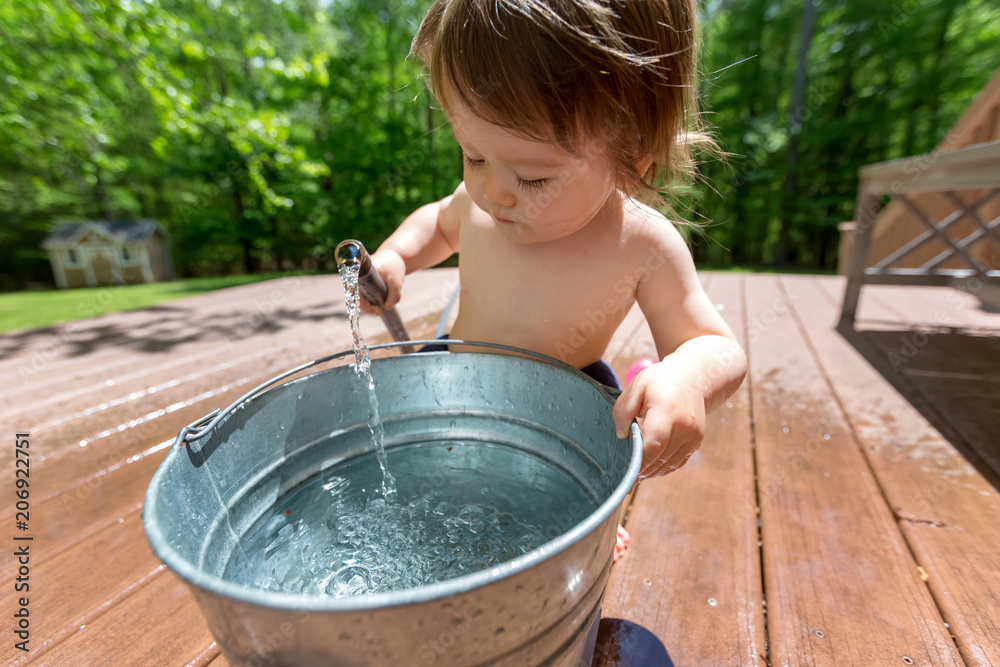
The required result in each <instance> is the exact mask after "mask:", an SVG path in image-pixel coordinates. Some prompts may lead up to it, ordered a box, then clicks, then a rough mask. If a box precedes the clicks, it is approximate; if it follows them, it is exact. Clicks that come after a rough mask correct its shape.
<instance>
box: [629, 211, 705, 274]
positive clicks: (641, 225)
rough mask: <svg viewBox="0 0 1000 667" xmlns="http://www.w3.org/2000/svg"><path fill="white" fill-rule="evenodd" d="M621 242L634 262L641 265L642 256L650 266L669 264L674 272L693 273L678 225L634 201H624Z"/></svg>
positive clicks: (689, 254)
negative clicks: (684, 271) (686, 271)
mask: <svg viewBox="0 0 1000 667" xmlns="http://www.w3.org/2000/svg"><path fill="white" fill-rule="evenodd" d="M622 240H623V242H624V244H623V245H624V247H625V249H626V252H627V254H628V255H629V258H630V260H631V261H633V262H635V261H639V262H640V263H643V257H645V258H648V259H650V260H651V261H652V262H653V263H657V264H659V263H665V264H669V265H671V269H673V270H685V269H687V270H690V271H694V262H693V260H692V258H691V251H690V250H689V249H688V245H687V242H686V241H685V239H684V237H683V236H682V235H681V233H680V231H679V229H678V223H674V222H671V221H670V220H669V219H667V218H666V216H664V215H663V214H662V213H660V212H659V211H657V210H655V209H653V208H650V207H649V206H647V205H645V204H643V203H640V202H637V201H635V200H633V199H629V200H626V202H625V206H624V218H623V223H622ZM636 253H638V255H639V256H636Z"/></svg>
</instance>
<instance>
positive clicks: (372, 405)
mask: <svg viewBox="0 0 1000 667" xmlns="http://www.w3.org/2000/svg"><path fill="white" fill-rule="evenodd" d="M360 271H361V267H360V266H358V265H357V264H353V265H348V264H344V265H343V266H341V267H340V279H341V281H342V282H343V283H344V298H345V300H346V301H347V315H348V317H349V318H350V320H351V335H352V336H353V338H354V372H355V373H357V374H358V379H359V381H360V382H361V385H362V389H363V391H365V392H366V393H367V394H368V430H370V431H371V432H372V440H373V441H374V442H375V454H376V456H377V457H378V464H379V467H380V468H382V487H381V488H382V496H383V497H384V498H385V499H386V500H388V501H391V500H392V497H393V496H395V495H396V479H395V478H394V477H393V476H392V473H391V472H389V464H388V462H387V461H386V457H385V447H384V446H383V444H382V441H383V440H384V439H385V430H384V429H383V428H382V420H381V419H380V418H379V414H378V396H377V395H376V393H375V378H373V377H372V372H371V366H372V362H371V357H370V356H369V354H368V346H367V345H366V344H365V339H364V338H363V337H362V336H361V326H360V324H359V319H360V317H361V296H360V294H359V293H358V274H359V273H360Z"/></svg>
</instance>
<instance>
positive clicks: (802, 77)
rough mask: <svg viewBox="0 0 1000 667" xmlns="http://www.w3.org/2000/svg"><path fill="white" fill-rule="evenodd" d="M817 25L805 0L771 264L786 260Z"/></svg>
mask: <svg viewBox="0 0 1000 667" xmlns="http://www.w3.org/2000/svg"><path fill="white" fill-rule="evenodd" d="M815 25H816V5H815V2H814V0H806V2H805V6H804V7H803V9H802V40H801V41H800V43H799V54H798V64H797V65H796V67H795V82H794V84H793V87H792V101H791V106H790V108H789V117H788V149H787V150H786V152H785V182H784V184H783V186H782V202H783V206H782V207H781V208H782V215H781V229H780V230H779V231H778V244H777V246H776V247H775V249H774V257H773V259H772V260H771V263H772V264H773V265H774V266H785V265H787V264H788V251H789V236H790V234H791V229H792V216H793V215H794V212H795V209H796V201H795V199H796V196H797V193H798V178H797V177H796V173H795V169H796V164H797V162H798V159H799V132H800V130H801V129H802V114H803V112H804V106H805V99H806V77H807V74H808V72H807V68H808V58H809V46H810V45H811V44H812V37H813V28H814V27H815Z"/></svg>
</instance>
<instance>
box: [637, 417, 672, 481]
mask: <svg viewBox="0 0 1000 667" xmlns="http://www.w3.org/2000/svg"><path fill="white" fill-rule="evenodd" d="M673 435H674V428H673V423H672V422H671V420H670V417H669V415H667V414H666V413H665V412H664V411H662V410H654V409H651V410H647V411H646V417H645V419H644V420H643V422H642V473H643V474H645V475H650V476H651V475H652V473H653V471H654V470H656V469H657V468H659V467H661V465H662V462H664V461H668V460H669V459H670V458H671V456H672V455H673V453H674V449H675V448H676V446H677V445H676V443H673V442H671V439H672V437H673Z"/></svg>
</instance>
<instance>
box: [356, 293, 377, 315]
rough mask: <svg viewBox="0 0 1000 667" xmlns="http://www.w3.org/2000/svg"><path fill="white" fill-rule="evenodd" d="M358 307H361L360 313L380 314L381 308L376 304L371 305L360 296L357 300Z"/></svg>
mask: <svg viewBox="0 0 1000 667" xmlns="http://www.w3.org/2000/svg"><path fill="white" fill-rule="evenodd" d="M358 307H359V308H361V312H362V313H368V314H369V315H381V314H382V309H381V308H379V307H378V306H374V305H372V304H371V303H370V302H369V301H368V299H366V298H364V297H361V298H360V299H359V300H358Z"/></svg>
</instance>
